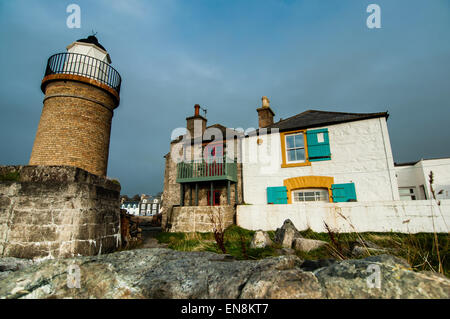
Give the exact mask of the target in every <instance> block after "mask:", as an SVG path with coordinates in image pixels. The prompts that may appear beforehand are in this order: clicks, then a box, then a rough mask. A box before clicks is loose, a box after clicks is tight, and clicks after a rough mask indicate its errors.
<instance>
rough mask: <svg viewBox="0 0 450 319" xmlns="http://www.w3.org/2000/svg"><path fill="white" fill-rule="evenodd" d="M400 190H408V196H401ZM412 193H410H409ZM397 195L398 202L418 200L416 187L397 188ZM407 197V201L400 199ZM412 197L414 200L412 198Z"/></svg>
mask: <svg viewBox="0 0 450 319" xmlns="http://www.w3.org/2000/svg"><path fill="white" fill-rule="evenodd" d="M401 190H409V192H408V194H403V195H402V193H401ZM411 191H412V192H411ZM398 193H399V196H400V200H418V199H419V198H418V196H417V191H416V187H415V186H409V187H399V188H398ZM407 196H408V197H409V199H402V197H407ZM413 196H414V198H413Z"/></svg>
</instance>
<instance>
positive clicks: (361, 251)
mask: <svg viewBox="0 0 450 319" xmlns="http://www.w3.org/2000/svg"><path fill="white" fill-rule="evenodd" d="M387 252H388V250H387V249H382V248H370V247H367V246H366V247H361V246H354V247H353V249H352V256H354V257H363V256H367V255H379V254H385V253H387Z"/></svg>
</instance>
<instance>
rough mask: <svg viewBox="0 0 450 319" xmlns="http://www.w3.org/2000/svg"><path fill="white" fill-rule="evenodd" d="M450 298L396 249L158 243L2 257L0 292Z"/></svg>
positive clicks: (449, 288) (447, 283) (440, 283)
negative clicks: (277, 252) (309, 257)
mask: <svg viewBox="0 0 450 319" xmlns="http://www.w3.org/2000/svg"><path fill="white" fill-rule="evenodd" d="M72 265H78V266H79V268H77V267H74V266H72ZM370 265H372V266H370ZM373 265H375V266H373ZM369 266H370V267H369ZM378 266H379V268H378ZM74 268H77V269H79V271H80V281H79V286H80V288H68V286H71V287H74V286H75V287H76V286H77V284H76V283H75V284H74V280H75V281H76V272H72V271H73V269H74ZM368 268H369V269H375V268H378V269H379V270H380V277H379V278H380V279H381V281H379V287H380V288H377V287H376V286H377V281H376V277H373V276H376V273H375V274H374V273H370V272H368V271H367V270H368ZM69 269H71V270H69ZM69 272H70V274H69ZM370 276H372V277H370ZM368 277H370V278H369V279H368ZM74 278H75V279H74ZM372 279H373V280H372ZM368 282H369V283H368ZM68 283H69V285H68ZM449 296H450V280H449V279H447V278H445V277H442V276H440V275H437V274H432V273H428V272H426V273H417V272H413V271H412V270H410V266H409V265H408V264H407V263H406V262H405V261H404V260H402V259H399V258H397V257H393V256H389V255H379V256H371V257H368V258H365V259H354V260H345V261H340V262H335V261H333V260H322V261H302V260H301V259H299V258H298V257H296V256H292V255H291V256H279V257H274V258H267V259H263V260H257V261H237V260H234V259H233V258H232V257H230V256H228V255H219V254H215V253H209V252H179V251H174V250H170V249H162V248H152V249H138V250H130V251H123V252H117V253H113V254H108V255H101V256H96V257H77V258H69V259H54V260H46V261H43V262H40V263H32V262H31V261H27V260H20V259H16V258H0V298H449Z"/></svg>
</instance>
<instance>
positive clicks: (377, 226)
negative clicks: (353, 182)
mask: <svg viewBox="0 0 450 319" xmlns="http://www.w3.org/2000/svg"><path fill="white" fill-rule="evenodd" d="M344 217H345V218H344ZM286 219H290V220H291V221H292V222H293V223H294V225H295V227H297V229H298V230H301V231H302V230H306V229H308V228H310V229H312V230H313V231H315V232H326V228H325V224H324V222H325V223H327V225H328V226H329V227H330V228H331V229H333V230H335V231H338V232H391V231H393V232H402V233H418V232H434V230H435V231H436V232H440V233H446V232H448V231H449V230H448V227H447V225H450V200H442V201H441V205H440V206H438V205H436V203H435V202H432V201H429V200H426V201H425V200H423V201H422V200H420V201H382V202H364V203H357V202H356V203H320V202H316V203H311V202H309V203H299V204H289V205H239V206H237V216H236V223H237V225H238V226H240V227H243V228H245V229H250V230H260V229H261V230H265V231H269V230H276V229H277V228H279V227H281V226H282V225H283V222H284V221H285V220H286ZM433 225H434V226H433Z"/></svg>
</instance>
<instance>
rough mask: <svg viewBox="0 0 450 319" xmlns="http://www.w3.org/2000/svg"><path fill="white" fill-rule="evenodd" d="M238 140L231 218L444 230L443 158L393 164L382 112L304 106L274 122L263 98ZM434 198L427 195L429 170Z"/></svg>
mask: <svg viewBox="0 0 450 319" xmlns="http://www.w3.org/2000/svg"><path fill="white" fill-rule="evenodd" d="M257 112H258V118H259V129H258V130H256V131H253V133H252V132H250V133H248V136H247V137H246V138H245V140H244V141H243V143H242V145H243V147H242V161H243V169H242V180H243V195H244V201H245V204H246V205H238V206H237V212H236V215H237V216H236V221H237V224H238V225H239V226H241V227H243V228H246V229H251V230H258V229H262V230H275V229H276V228H278V227H280V226H281V225H282V223H283V221H284V220H285V219H288V218H289V219H291V221H292V222H293V223H294V224H295V225H296V227H297V228H298V229H300V230H305V229H308V228H310V229H312V230H314V231H319V232H326V231H327V229H326V227H325V224H326V225H327V226H330V227H331V228H332V229H336V230H337V231H340V232H354V231H355V230H357V231H359V232H365V231H375V232H390V231H395V232H404V233H416V232H434V231H437V232H444V233H445V232H448V231H449V229H448V225H450V200H449V199H450V196H449V195H450V158H442V159H430V160H420V161H418V162H414V163H406V164H398V165H395V164H394V160H393V156H392V150H391V143H390V139H389V132H388V127H387V123H386V122H387V119H388V113H387V112H380V113H341V112H326V111H319V110H308V111H305V112H302V113H299V114H297V115H294V116H291V117H289V118H287V119H284V120H280V121H278V122H274V121H273V117H274V115H275V114H274V112H273V111H272V109H271V108H270V104H269V101H268V99H267V98H266V97H263V105H262V107H260V108H258V109H257ZM431 171H432V172H433V175H434V181H433V189H434V190H435V194H436V198H437V199H438V200H439V202H437V201H434V200H432V192H431V187H430V181H429V174H430V172H431Z"/></svg>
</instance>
